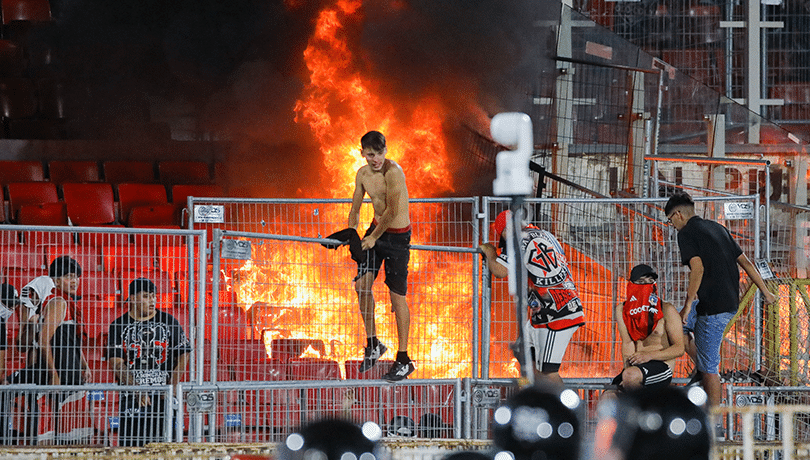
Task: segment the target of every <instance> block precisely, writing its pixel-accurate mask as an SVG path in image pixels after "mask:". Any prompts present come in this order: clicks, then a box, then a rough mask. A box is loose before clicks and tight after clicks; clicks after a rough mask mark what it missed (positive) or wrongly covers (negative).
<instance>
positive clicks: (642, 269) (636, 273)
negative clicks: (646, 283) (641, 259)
mask: <svg viewBox="0 0 810 460" xmlns="http://www.w3.org/2000/svg"><path fill="white" fill-rule="evenodd" d="M642 276H651V277H652V279H654V280H657V279H658V273H655V270H653V269H652V267H650V266H649V265H644V264H639V265H636V266H635V267H633V269H632V270H630V281H632V282H636V281H638V280H639V278H641V277H642Z"/></svg>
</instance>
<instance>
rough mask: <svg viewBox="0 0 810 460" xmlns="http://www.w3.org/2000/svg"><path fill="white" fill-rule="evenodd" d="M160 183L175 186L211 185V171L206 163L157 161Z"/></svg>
mask: <svg viewBox="0 0 810 460" xmlns="http://www.w3.org/2000/svg"><path fill="white" fill-rule="evenodd" d="M158 176H159V177H160V182H161V183H163V184H168V185H175V184H197V185H205V184H211V171H210V169H209V167H208V163H205V162H202V161H159V162H158Z"/></svg>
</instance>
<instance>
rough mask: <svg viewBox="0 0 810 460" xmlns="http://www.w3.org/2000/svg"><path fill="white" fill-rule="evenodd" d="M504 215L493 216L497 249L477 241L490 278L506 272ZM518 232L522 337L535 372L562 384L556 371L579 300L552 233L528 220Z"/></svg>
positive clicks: (575, 324)
mask: <svg viewBox="0 0 810 460" xmlns="http://www.w3.org/2000/svg"><path fill="white" fill-rule="evenodd" d="M508 219H511V212H510V211H503V212H501V213H500V214H498V217H497V218H496V219H495V234H496V235H497V236H498V239H499V247H500V248H501V252H500V254H498V251H497V249H496V248H495V246H494V245H492V244H491V243H484V244H482V245H481V246H480V247H479V249H480V250H481V253H482V256H483V257H484V259H485V260H486V262H487V268H488V269H489V271H490V272H491V273H492V275H493V276H495V277H496V278H505V277H506V276H507V275H508V274H509V271H508V269H507V267H508V264H509V254H508V253H507V251H506V235H505V233H504V232H505V231H506V223H507V220H508ZM522 235H523V236H522V238H521V242H520V244H521V247H522V248H523V251H524V255H523V257H524V260H523V262H524V264H523V266H524V267H525V268H526V270H527V272H528V280H529V283H528V284H529V285H528V290H529V293H528V308H529V319H528V320H527V321H526V322H525V324H524V325H523V333H524V337H525V340H526V343H527V345H528V346H529V347H530V349H531V355H532V359H533V361H534V367H535V375H537V377H539V378H545V379H549V380H550V381H552V382H554V383H556V384H558V385H562V384H563V381H562V378H561V377H560V373H559V371H560V366H561V364H562V359H563V355H564V354H565V349H566V348H567V347H568V343H569V342H570V341H571V338H572V337H573V336H574V332H576V331H577V329H579V327H580V326H582V325H583V324H585V314H584V312H583V309H582V302H581V301H580V299H579V294H578V293H577V290H576V286H575V285H574V281H573V279H572V278H571V273H570V271H569V269H568V262H567V260H566V258H565V253H564V252H563V249H562V246H561V245H560V243H559V241H557V238H555V237H554V235H552V234H551V233H550V232H548V231H546V230H541V229H539V228H537V227H535V226H534V225H530V224H524V226H523V231H522ZM516 352H519V350H518V351H516Z"/></svg>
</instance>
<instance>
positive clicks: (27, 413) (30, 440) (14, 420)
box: [6, 275, 54, 445]
mask: <svg viewBox="0 0 810 460" xmlns="http://www.w3.org/2000/svg"><path fill="white" fill-rule="evenodd" d="M53 288H54V284H53V279H51V277H50V276H48V275H43V276H38V277H36V278H34V279H33V280H31V281H30V282H29V283H28V284H26V285H25V286H23V288H22V289H21V290H20V304H21V307H20V308H19V309H18V310H17V318H18V320H19V330H18V332H17V337H16V339H15V341H14V342H15V343H14V344H15V345H16V347H17V350H18V351H19V352H20V353H22V354H23V355H24V356H25V365H24V367H23V368H22V369H19V370H16V371H14V372H13V373H12V374H10V375H9V376H8V377H7V378H6V380H7V382H8V383H9V384H12V385H15V384H37V385H45V384H47V383H48V382H47V379H48V374H47V373H46V372H45V371H44V369H43V368H42V364H41V363H40V361H39V356H40V349H39V342H38V340H39V330H40V327H41V323H40V317H41V316H40V313H41V312H42V301H43V300H45V299H47V298H49V297H50V296H51V293H52V292H53ZM10 399H12V400H13V403H12V404H11V405H10V406H9V410H8V411H7V413H8V414H9V415H10V417H11V423H10V429H9V433H8V436H7V438H6V439H7V440H9V441H10V443H11V444H22V445H35V444H37V443H38V441H40V440H41V441H43V442H45V441H46V440H47V439H49V438H50V439H52V438H53V430H52V425H53V424H52V423H50V419H49V417H50V407H49V406H48V405H47V404H45V403H44V398H43V397H42V396H41V395H39V394H38V392H36V391H25V392H22V393H21V394H15V395H14V396H13V397H10ZM40 402H41V403H42V406H43V411H42V412H43V416H42V417H40ZM40 421H42V423H40Z"/></svg>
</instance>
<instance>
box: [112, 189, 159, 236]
mask: <svg viewBox="0 0 810 460" xmlns="http://www.w3.org/2000/svg"><path fill="white" fill-rule="evenodd" d="M168 204H169V200H168V198H167V197H166V188H165V187H163V186H162V185H160V184H119V185H118V206H119V212H120V213H119V215H120V218H121V222H124V223H126V224H127V225H129V216H130V211H132V209H134V208H137V207H150V206H159V205H168ZM130 226H131V225H130Z"/></svg>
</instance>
